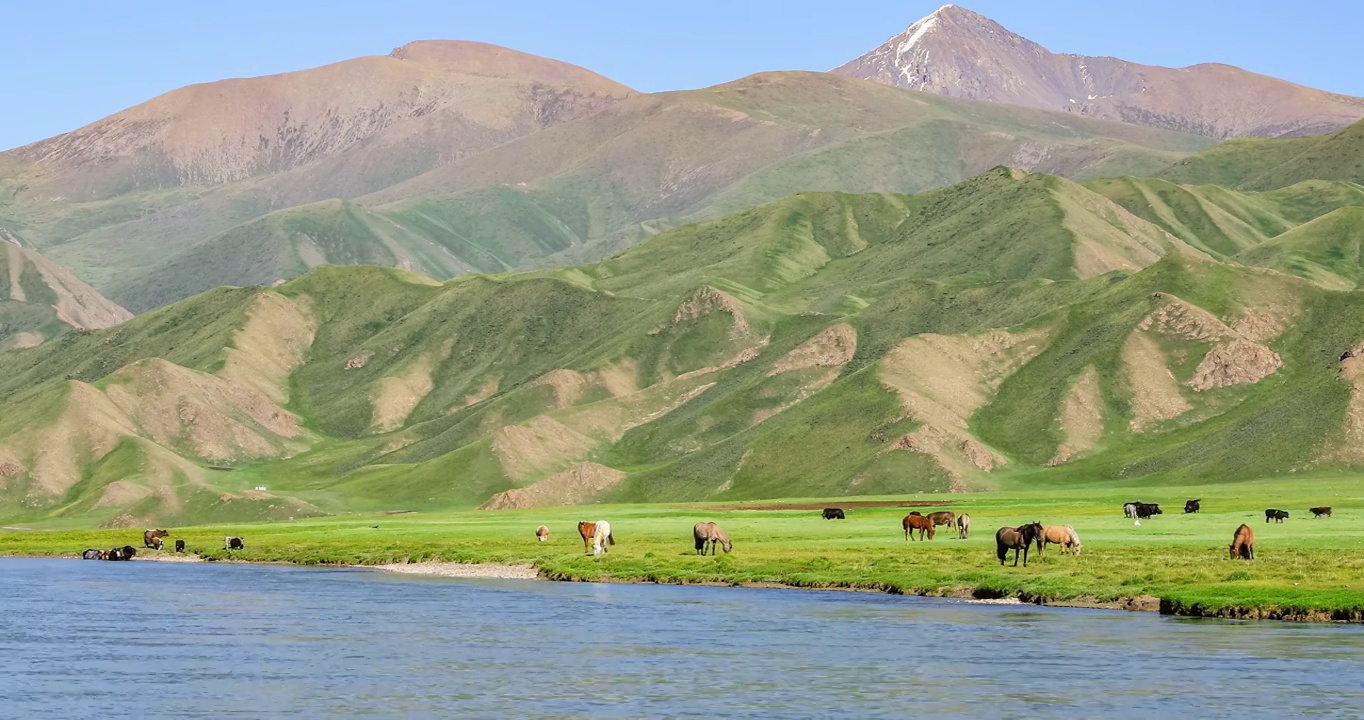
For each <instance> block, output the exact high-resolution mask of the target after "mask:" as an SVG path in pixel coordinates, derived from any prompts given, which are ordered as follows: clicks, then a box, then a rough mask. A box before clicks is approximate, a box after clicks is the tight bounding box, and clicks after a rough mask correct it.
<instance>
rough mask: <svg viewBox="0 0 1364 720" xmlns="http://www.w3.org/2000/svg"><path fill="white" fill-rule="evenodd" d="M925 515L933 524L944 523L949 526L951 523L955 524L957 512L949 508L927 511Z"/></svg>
mask: <svg viewBox="0 0 1364 720" xmlns="http://www.w3.org/2000/svg"><path fill="white" fill-rule="evenodd" d="M926 517H927V518H928V521H929V522H931V523H933V524H934V525H946V526H947V527H949V528H950V527H952V526H953V525H955V524H957V514H956V513H954V512H952V511H951V510H942V511H939V512H935V513H929V514H928V515H927V516H926Z"/></svg>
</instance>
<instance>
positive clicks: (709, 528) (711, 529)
mask: <svg viewBox="0 0 1364 720" xmlns="http://www.w3.org/2000/svg"><path fill="white" fill-rule="evenodd" d="M691 534H692V537H693V538H694V539H695V540H696V554H697V555H705V554H706V547H707V546H709V547H710V554H711V555H714V554H715V546H716V545H719V546H720V547H722V548H724V549H725V553H726V554H728V553H729V551H730V550H733V549H734V543H732V542H730V541H729V536H728V535H726V534H725V531H724V530H721V529H720V526H719V525H716V524H715V523H713V522H699V523H696V525H694V526H692V529H691Z"/></svg>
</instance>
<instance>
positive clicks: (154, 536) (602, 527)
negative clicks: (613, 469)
mask: <svg viewBox="0 0 1364 720" xmlns="http://www.w3.org/2000/svg"><path fill="white" fill-rule="evenodd" d="M1122 510H1123V516H1124V517H1128V518H1136V519H1137V524H1138V525H1139V524H1141V520H1145V519H1149V518H1151V517H1153V516H1155V515H1161V514H1163V513H1162V512H1161V510H1160V506H1159V505H1157V504H1155V503H1143V502H1140V501H1134V502H1129V503H1124V504H1123V508H1122ZM1184 512H1185V513H1186V514H1191V513H1199V512H1202V500H1201V499H1198V500H1188V501H1185V503H1184ZM1308 512H1310V513H1312V517H1313V518H1322V517H1326V518H1329V517H1331V508H1330V507H1329V506H1319V507H1314V508H1308ZM820 515H821V517H823V518H824V519H825V520H845V519H847V517H848V516H847V513H846V512H844V511H843V509H842V508H824V510H823V511H822V512H821V513H820ZM1288 517H1289V514H1288V512H1287V511H1286V510H1279V509H1276V508H1269V509H1267V510H1265V522H1266V523H1268V522H1271V521H1272V522H1280V523H1281V522H1283V521H1285V520H1287V519H1288ZM901 525H902V526H903V528H904V531H905V541H906V542H908V541H910V540H920V541H921V540H932V539H933V538H934V537H935V536H936V535H937V529H938V528H939V527H944V526H946V527H947V528H948V529H949V530H950V529H953V528H955V529H956V531H957V539H959V540H965V539H967V538H968V537H969V536H970V533H971V516H970V515H968V514H967V513H961V514H957V513H954V512H952V511H951V510H940V511H938V512H932V513H929V514H927V515H924V514H923V513H920V512H918V511H913V512H910V513H909V514H908V515H906V516H905V517H904V520H902V521H901ZM916 533H917V534H918V537H917V538H916V537H915V534H916ZM578 535H580V536H581V537H582V539H583V552H584V553H585V554H588V555H591V556H593V557H598V558H599V557H601V556H602V555H605V554H606V553H607V551H608V549H609V548H610V547H611V546H613V545H615V544H616V538H615V535H614V534H613V533H612V532H611V523H609V522H607V521H606V520H597V521H595V522H580V523H578ZM167 537H170V531H169V530H162V529H160V528H157V529H148V530H146V531H144V532H143V533H142V545H143V547H144V548H151V549H154V550H161V549H162V547H163V545H164V543H165V538H167ZM535 538H536V540H537V541H539V542H546V541H548V540H549V528H548V527H546V526H544V525H541V526H539V527H537V528H536V529H535ZM692 539H693V541H694V543H695V548H696V554H698V555H706V554H710V555H715V554H716V549H717V548H722V549H724V551H725V552H726V553H729V552H730V551H732V550H733V549H734V543H733V542H732V541H731V540H730V539H729V535H727V534H726V533H725V531H724V530H723V529H721V528H720V526H719V525H717V524H715V523H713V522H698V523H696V524H695V525H694V526H692ZM1034 545H1035V546H1036V547H1037V553H1038V556H1039V557H1041V556H1042V555H1043V553H1044V551H1045V549H1046V546H1047V545H1060V546H1061V552H1063V553H1072V554H1075V555H1079V554H1080V550H1081V545H1080V535H1079V533H1077V532H1075V528H1074V527H1072V526H1070V525H1043V524H1042V523H1039V522H1031V523H1027V524H1025V525H1020V526H1018V527H1002V528H1000V529H999V530H998V531H996V532H995V554H996V555H997V556H998V558H999V564H1000V565H1004V564H1005V562H1006V561H1007V558H1008V555H1009V551H1010V550H1013V551H1014V567H1018V563H1019V560H1020V556H1021V559H1022V562H1023V567H1027V566H1028V550H1029V548H1030V547H1032V546H1034ZM245 547H246V540H245V539H244V538H242V537H241V536H234V535H229V536H227V537H225V538H223V549H225V550H242V549H244V548H245ZM175 552H177V553H183V552H185V541H184V540H176V541H175ZM1230 554H1231V559H1233V560H1236V559H1242V560H1254V559H1255V531H1254V530H1252V529H1251V528H1250V526H1249V525H1246V524H1244V523H1242V524H1241V526H1240V527H1238V528H1236V532H1235V533H1234V534H1233V535H1232V542H1231V547H1230ZM135 555H137V548H134V547H133V546H131V545H124V546H123V547H116V548H111V549H109V550H100V549H99V548H89V549H87V550H86V551H85V552H83V553H81V557H82V558H84V559H86V560H112V561H122V560H132V559H133V557H134V556H135Z"/></svg>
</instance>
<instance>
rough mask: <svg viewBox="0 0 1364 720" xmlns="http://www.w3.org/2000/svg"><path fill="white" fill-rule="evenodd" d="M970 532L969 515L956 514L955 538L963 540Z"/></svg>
mask: <svg viewBox="0 0 1364 720" xmlns="http://www.w3.org/2000/svg"><path fill="white" fill-rule="evenodd" d="M970 534H971V516H970V515H967V514H966V513H962V514H960V515H958V516H957V539H958V540H965V539H966V536H968V535H970Z"/></svg>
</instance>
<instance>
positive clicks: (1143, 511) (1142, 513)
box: [1137, 503, 1165, 520]
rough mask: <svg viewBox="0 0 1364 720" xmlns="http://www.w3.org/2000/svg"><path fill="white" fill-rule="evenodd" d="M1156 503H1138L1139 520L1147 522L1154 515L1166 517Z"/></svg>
mask: <svg viewBox="0 0 1364 720" xmlns="http://www.w3.org/2000/svg"><path fill="white" fill-rule="evenodd" d="M1164 514H1165V513H1163V512H1161V511H1160V506H1159V505H1156V504H1155V503H1137V519H1139V520H1146V519H1148V518H1150V517H1151V516H1152V515H1164Z"/></svg>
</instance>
